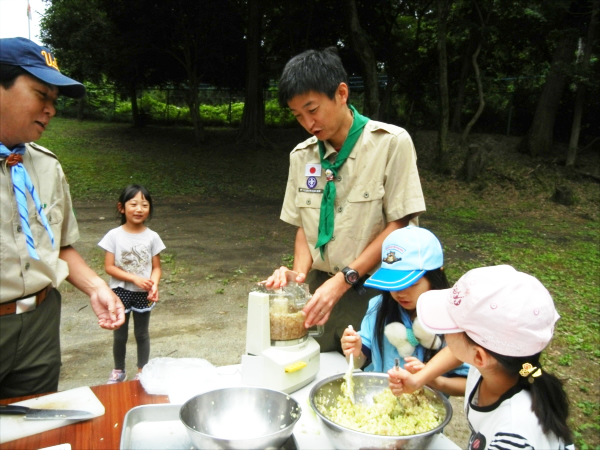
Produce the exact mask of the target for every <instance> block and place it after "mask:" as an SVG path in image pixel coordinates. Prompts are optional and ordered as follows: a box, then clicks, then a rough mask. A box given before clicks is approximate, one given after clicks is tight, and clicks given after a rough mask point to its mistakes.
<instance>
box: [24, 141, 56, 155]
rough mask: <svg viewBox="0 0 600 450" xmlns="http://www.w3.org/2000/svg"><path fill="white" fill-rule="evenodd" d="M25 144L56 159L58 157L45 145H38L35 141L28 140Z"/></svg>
mask: <svg viewBox="0 0 600 450" xmlns="http://www.w3.org/2000/svg"><path fill="white" fill-rule="evenodd" d="M27 145H28V146H29V147H30V148H31V149H33V150H37V151H40V152H42V153H45V154H46V155H49V156H52V157H53V158H54V159H58V157H57V156H56V155H55V154H54V153H52V152H51V151H50V150H48V149H47V148H46V147H42V146H41V145H38V144H36V143H35V142H30V143H29V144H27Z"/></svg>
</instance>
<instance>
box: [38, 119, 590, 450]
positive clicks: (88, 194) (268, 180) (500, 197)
mask: <svg viewBox="0 0 600 450" xmlns="http://www.w3.org/2000/svg"><path fill="white" fill-rule="evenodd" d="M267 134H268V137H269V138H270V139H271V141H272V142H274V146H273V148H272V149H268V150H250V149H247V148H244V147H243V146H240V145H236V143H235V137H236V136H235V131H234V130H221V129H219V130H208V141H207V143H206V144H205V145H204V146H203V147H202V148H196V147H194V146H193V133H192V130H191V129H189V128H165V127H147V128H144V129H132V128H131V127H129V126H128V125H123V124H110V123H94V122H76V121H72V120H65V119H55V120H54V121H53V122H52V124H51V126H50V128H49V130H48V131H47V132H46V134H45V135H44V137H43V139H41V140H40V141H39V143H40V144H41V145H44V146H46V147H48V148H49V149H51V150H52V151H54V152H55V153H56V154H57V155H58V157H59V159H60V160H61V162H62V164H63V168H64V171H65V173H66V174H67V178H68V180H69V183H70V186H71V194H72V196H73V198H74V200H75V201H84V200H95V199H103V200H107V201H114V202H116V200H117V197H118V193H119V192H120V190H121V189H122V188H123V187H124V186H125V185H126V184H129V183H132V182H135V183H140V184H143V185H145V186H146V187H148V188H149V190H150V191H151V192H152V194H153V196H155V197H156V198H160V199H163V200H164V199H169V198H176V197H185V196H193V197H194V198H207V199H208V198H210V199H214V200H219V199H222V200H231V199H234V198H235V199H239V200H247V201H251V202H256V203H259V204H262V203H275V204H280V203H281V201H282V198H283V193H284V189H285V184H286V179H287V167H288V154H289V151H290V150H291V149H292V148H293V146H294V145H295V143H297V142H299V141H300V140H301V139H302V138H303V134H302V132H300V131H299V130H298V129H292V130H285V129H280V130H268V132H267ZM413 138H414V140H415V146H416V148H417V153H418V157H419V170H420V174H421V181H422V185H423V190H424V192H425V198H426V204H427V212H426V213H425V214H423V216H422V218H421V225H422V226H424V227H426V228H429V229H430V230H432V231H433V232H434V233H435V234H436V235H437V236H438V237H439V238H440V240H441V242H442V244H443V246H444V250H445V254H446V262H445V266H446V269H447V273H448V275H449V279H450V280H451V282H453V281H456V280H457V279H458V278H459V277H460V276H461V275H462V274H463V273H465V272H466V271H467V270H469V269H472V268H475V267H480V266H486V265H495V264H510V265H512V266H514V267H515V268H516V269H518V270H521V271H524V272H527V273H530V274H532V275H534V276H536V277H537V278H539V279H540V280H541V281H542V283H544V285H545V286H546V287H547V288H548V289H549V291H550V293H551V294H552V296H553V298H554V301H555V303H556V307H557V309H558V311H559V313H560V315H561V320H560V321H559V322H558V324H557V327H556V330H555V336H554V340H553V341H552V343H551V345H550V346H549V347H548V348H547V349H546V350H545V352H544V360H543V364H544V368H545V369H546V370H549V371H551V372H554V373H555V374H557V375H558V376H559V377H560V378H562V379H564V380H565V385H566V389H567V391H568V394H569V397H570V403H571V409H570V425H571V428H572V430H573V432H574V434H575V437H576V439H575V442H576V445H577V447H578V448H600V389H599V384H600V370H599V362H600V345H599V340H600V339H599V336H600V332H599V331H600V330H599V328H600V307H599V300H600V249H599V246H600V226H599V219H600V212H599V205H600V187H599V184H598V183H597V182H596V181H593V180H591V179H589V178H585V177H573V176H567V175H566V174H565V171H564V167H563V166H562V165H559V164H558V163H557V162H556V158H553V157H547V158H543V159H541V158H540V159H535V160H533V159H531V158H529V157H527V156H524V155H520V154H518V153H517V152H516V150H515V148H516V143H517V142H518V139H517V138H506V137H503V136H490V135H487V136H483V135H475V136H473V137H472V139H473V140H474V141H475V142H478V141H481V142H483V141H485V142H488V143H489V144H490V145H491V148H492V152H491V155H490V161H489V164H488V166H487V168H486V170H485V171H484V173H483V174H482V177H481V178H480V180H478V181H476V182H473V183H470V184H467V183H464V182H461V181H459V180H457V179H456V178H455V177H453V176H450V175H448V176H441V175H438V174H435V173H434V172H432V171H431V170H430V166H431V161H432V159H433V149H434V145H435V133H432V132H417V133H413ZM451 151H452V157H451V159H452V161H451V162H452V164H451V166H452V167H455V168H457V169H458V168H459V167H460V164H461V161H462V158H463V156H464V155H463V152H462V151H460V150H459V149H458V146H457V145H456V144H452V145H451ZM598 163H599V161H598V155H597V151H596V153H594V152H593V151H588V152H587V153H586V154H584V155H581V159H580V164H582V166H584V168H585V169H588V170H589V169H590V168H592V169H593V168H595V167H598ZM557 185H565V186H568V187H570V188H571V189H572V190H573V192H574V194H575V204H574V205H572V206H569V207H567V206H562V205H558V204H556V203H554V202H552V201H551V196H552V194H553V192H554V188H555V187H556V186H557ZM290 251H291V249H290ZM181 263H184V262H181ZM275 263H276V262H274V265H275Z"/></svg>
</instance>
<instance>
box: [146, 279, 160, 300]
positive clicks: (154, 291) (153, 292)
mask: <svg viewBox="0 0 600 450" xmlns="http://www.w3.org/2000/svg"><path fill="white" fill-rule="evenodd" d="M148 300H150V301H151V302H157V301H158V285H157V284H156V283H153V284H152V288H151V289H150V291H149V292H148Z"/></svg>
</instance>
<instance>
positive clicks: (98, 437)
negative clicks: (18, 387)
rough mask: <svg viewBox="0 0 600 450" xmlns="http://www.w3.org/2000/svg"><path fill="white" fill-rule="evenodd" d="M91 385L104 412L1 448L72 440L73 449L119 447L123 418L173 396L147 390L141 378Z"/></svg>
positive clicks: (165, 401) (36, 447)
mask: <svg viewBox="0 0 600 450" xmlns="http://www.w3.org/2000/svg"><path fill="white" fill-rule="evenodd" d="M91 389H92V391H93V392H94V394H96V396H97V397H98V399H99V400H100V402H102V404H103V405H104V408H105V409H106V413H105V414H104V415H103V416H100V417H96V418H95V419H92V420H87V421H83V422H77V423H75V424H73V425H67V426H65V427H61V428H56V429H54V430H50V431H45V432H43V433H39V434H35V435H33V436H29V437H26V438H23V439H17V440H15V441H11V442H6V443H4V444H2V445H0V448H1V449H3V450H4V449H6V450H8V449H40V448H45V447H51V446H53V445H59V444H66V443H69V444H71V448H72V449H73V450H79V449H110V450H115V449H118V448H119V446H120V443H121V431H122V429H123V419H124V418H125V414H127V412H128V411H129V410H130V409H131V408H134V407H136V406H139V405H148V404H153V403H169V397H167V396H166V395H150V394H148V393H146V391H145V390H144V388H143V387H142V385H141V384H140V382H139V381H125V382H123V383H116V384H105V385H102V386H92V387H91ZM32 397H39V396H29V397H19V398H12V399H6V400H0V404H9V403H14V402H18V401H21V400H27V399H29V398H32Z"/></svg>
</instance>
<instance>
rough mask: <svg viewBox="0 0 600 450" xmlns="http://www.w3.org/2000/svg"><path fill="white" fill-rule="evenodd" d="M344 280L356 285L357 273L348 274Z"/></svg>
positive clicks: (353, 271)
mask: <svg viewBox="0 0 600 450" xmlns="http://www.w3.org/2000/svg"><path fill="white" fill-rule="evenodd" d="M346 279H347V280H348V281H349V282H350V283H352V284H354V283H356V282H357V281H358V272H357V271H355V270H352V271H350V272H348V273H347V274H346Z"/></svg>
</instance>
